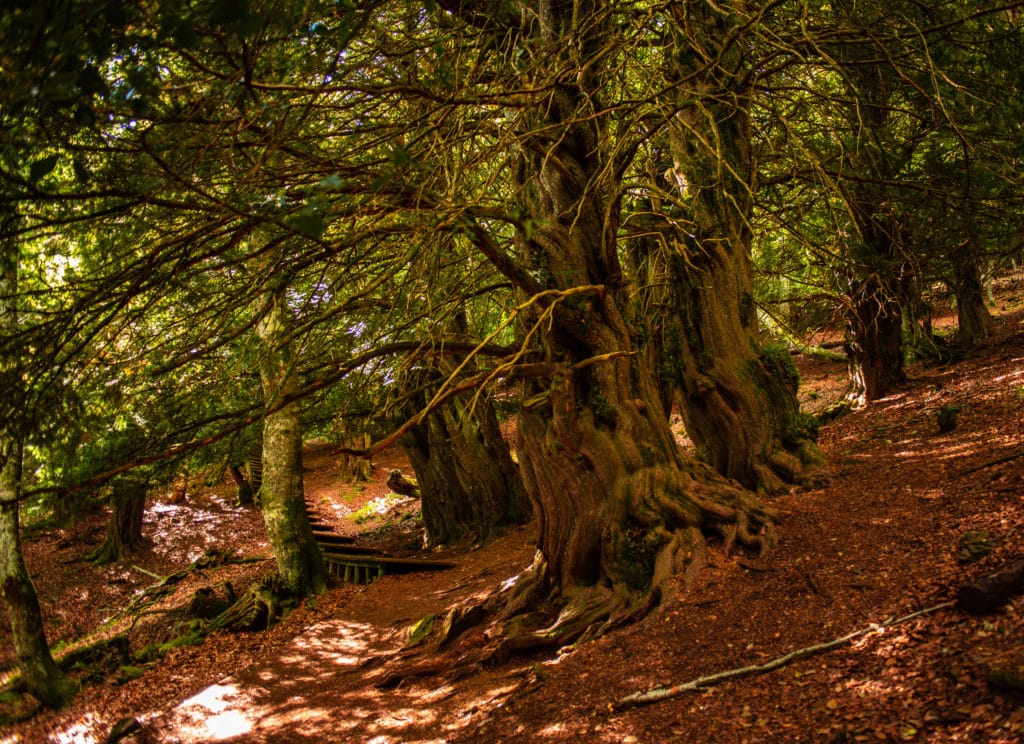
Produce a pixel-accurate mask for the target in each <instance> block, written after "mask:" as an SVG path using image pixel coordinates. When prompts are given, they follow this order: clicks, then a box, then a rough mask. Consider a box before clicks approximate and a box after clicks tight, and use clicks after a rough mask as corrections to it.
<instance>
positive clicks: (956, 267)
mask: <svg viewBox="0 0 1024 744" xmlns="http://www.w3.org/2000/svg"><path fill="white" fill-rule="evenodd" d="M952 289H953V293H954V295H955V296H956V316H957V327H958V329H959V332H960V343H961V344H963V345H964V346H969V347H970V346H976V345H977V344H978V342H979V341H983V340H985V339H986V338H988V337H989V336H990V335H992V329H993V326H994V322H993V320H992V314H991V313H989V311H988V306H987V305H986V304H985V287H984V284H983V283H982V281H981V257H980V250H978V249H977V248H975V247H974V246H973V244H972V243H969V244H968V245H966V246H964V247H963V249H961V250H960V251H958V252H957V253H956V254H955V255H954V256H953V287H952Z"/></svg>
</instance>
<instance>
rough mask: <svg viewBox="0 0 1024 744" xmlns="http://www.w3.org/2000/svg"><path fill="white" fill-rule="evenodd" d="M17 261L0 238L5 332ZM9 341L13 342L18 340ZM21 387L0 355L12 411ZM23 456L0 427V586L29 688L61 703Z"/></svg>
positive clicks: (12, 328) (66, 693)
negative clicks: (27, 548)
mask: <svg viewBox="0 0 1024 744" xmlns="http://www.w3.org/2000/svg"><path fill="white" fill-rule="evenodd" d="M7 217H8V218H9V219H13V217H9V216H7ZM6 227H7V225H4V228H6ZM18 263H19V261H18V248H17V246H14V245H12V244H7V243H0V335H2V336H4V337H13V336H14V334H15V333H16V332H17V330H18V322H19V320H18V314H17V296H18ZM4 347H5V348H14V346H13V344H4ZM21 388H22V383H21V376H20V372H19V369H18V364H17V359H16V358H12V357H0V396H4V399H5V400H4V405H6V406H9V410H11V411H13V410H16V406H17V405H18V403H19V401H18V400H17V393H18V391H19V390H21ZM21 458H22V446H21V440H20V437H19V435H17V434H15V433H13V432H12V431H11V430H10V429H6V430H5V429H3V428H0V589H2V591H3V597H4V604H5V606H6V608H7V618H8V621H9V622H10V625H11V637H12V640H13V641H14V651H15V654H16V655H17V658H18V667H19V668H20V670H21V673H22V675H23V677H24V679H25V683H26V685H27V687H28V689H29V692H31V693H32V694H33V695H35V697H36V698H38V699H39V701H40V702H42V703H43V704H44V705H47V706H49V707H51V708H59V707H61V706H63V705H66V704H67V703H69V702H70V701H71V699H72V698H73V697H74V696H75V692H76V687H75V684H74V683H73V682H72V681H71V680H69V679H68V678H67V676H65V674H64V673H63V672H62V671H61V670H60V668H59V667H58V666H57V664H56V663H55V662H54V660H53V656H52V655H51V654H50V648H49V646H48V645H47V643H46V634H45V632H44V630H43V617H42V613H41V612H40V609H39V598H38V597H37V596H36V590H35V586H33V584H32V579H31V578H30V577H29V574H28V569H27V568H26V566H25V559H24V557H23V556H22V554H21V533H20V526H19V519H18V518H19V504H20V501H19V497H20V495H21V462H22V459H21Z"/></svg>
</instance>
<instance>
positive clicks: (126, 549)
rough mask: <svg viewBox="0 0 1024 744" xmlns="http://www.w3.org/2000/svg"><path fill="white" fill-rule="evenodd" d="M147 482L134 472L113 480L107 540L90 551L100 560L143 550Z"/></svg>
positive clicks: (108, 560)
mask: <svg viewBox="0 0 1024 744" xmlns="http://www.w3.org/2000/svg"><path fill="white" fill-rule="evenodd" d="M147 485H148V484H147V482H146V480H145V479H142V478H133V477H131V476H126V477H120V478H115V479H114V480H113V482H112V483H111V495H110V522H109V523H108V525H107V536H106V539H104V541H103V544H102V545H100V546H99V547H98V548H97V549H96V550H94V551H93V552H92V553H90V554H89V559H90V560H93V561H95V562H96V563H113V562H115V561H119V560H121V559H122V558H124V557H125V556H126V555H129V554H131V553H135V552H137V551H139V550H140V549H141V548H142V547H143V546H144V545H145V540H144V539H143V537H142V518H143V515H144V514H145V510H146V489H147Z"/></svg>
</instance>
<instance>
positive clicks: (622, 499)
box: [439, 2, 771, 649]
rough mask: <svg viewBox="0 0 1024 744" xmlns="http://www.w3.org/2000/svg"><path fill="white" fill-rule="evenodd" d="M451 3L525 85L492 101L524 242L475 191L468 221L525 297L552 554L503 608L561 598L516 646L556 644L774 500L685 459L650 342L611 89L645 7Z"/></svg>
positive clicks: (538, 476) (630, 600) (625, 607)
mask: <svg viewBox="0 0 1024 744" xmlns="http://www.w3.org/2000/svg"><path fill="white" fill-rule="evenodd" d="M444 7H445V8H447V11H448V12H450V13H452V14H453V15H454V16H455V17H458V18H459V19H460V20H461V22H462V23H463V24H465V25H464V30H463V31H461V32H460V33H461V34H463V35H468V34H472V35H473V40H474V43H475V47H474V49H476V50H481V51H482V50H494V51H493V52H492V51H488V52H487V55H488V56H487V58H486V59H487V61H488V62H493V63H494V64H493V66H490V67H488V68H487V69H486V70H479V72H477V77H476V78H475V81H476V82H477V83H478V84H479V85H480V86H481V88H483V86H484V85H486V86H487V88H486V90H487V91H489V92H492V94H493V92H496V91H500V90H502V89H504V90H514V91H524V92H527V93H525V94H523V95H520V96H519V97H518V99H512V100H510V99H509V98H508V97H507V96H506V97H502V98H500V99H499V100H501V102H502V103H503V104H508V106H509V108H507V109H505V112H504V113H503V114H502V113H499V112H498V111H495V112H494V113H493V114H492V115H491V117H490V118H489V122H491V123H493V122H498V125H499V130H498V131H496V132H494V136H495V141H496V142H497V143H499V146H501V147H505V148H506V151H507V155H506V157H507V158H508V161H509V162H510V165H511V170H512V173H513V177H514V183H513V185H514V187H515V192H514V194H513V199H514V202H513V203H514V205H515V208H514V211H513V212H512V214H511V215H509V217H508V218H507V219H510V221H512V222H513V224H514V226H515V235H514V242H513V244H512V245H510V246H508V245H505V244H504V238H503V236H502V233H501V232H500V231H497V230H494V229H492V230H488V229H486V227H485V225H483V224H481V221H480V220H478V219H473V218H472V213H473V211H484V208H483V207H482V206H480V205H478V204H475V203H474V205H473V207H472V208H471V209H467V210H466V215H467V216H466V217H465V218H464V221H463V222H462V224H463V225H464V229H465V231H466V232H467V234H468V235H469V236H470V239H472V240H473V241H474V243H475V245H476V246H477V248H478V250H479V251H481V252H482V253H483V254H484V255H486V256H488V257H489V258H490V260H491V261H492V262H493V263H494V265H495V266H496V267H497V268H498V269H499V270H500V271H502V273H503V274H504V275H505V276H506V277H507V279H508V280H509V281H511V282H512V283H513V284H514V286H515V287H516V289H517V291H518V292H519V293H520V296H521V298H522V305H521V307H522V311H521V312H520V314H519V317H518V328H519V331H518V337H519V339H520V342H521V344H523V351H524V363H523V364H521V365H519V368H518V369H517V370H516V371H515V373H514V374H515V375H517V376H519V377H520V378H521V379H522V380H523V382H522V383H521V384H522V389H521V401H522V402H521V408H520V413H519V415H518V450H517V451H518V454H519V461H520V468H521V471H522V473H523V478H524V481H525V483H526V487H527V491H528V493H529V495H530V498H531V500H532V502H533V504H534V508H535V511H536V512H537V513H538V515H539V517H540V524H541V535H540V540H539V554H538V561H537V562H536V563H535V566H534V569H533V570H532V572H531V573H530V574H529V575H528V576H527V577H526V578H524V579H523V580H522V581H521V582H520V584H519V586H518V587H517V588H516V589H515V590H514V596H513V597H512V598H510V599H509V600H508V602H507V605H506V608H505V612H506V614H508V613H511V614H515V613H516V612H517V611H518V610H521V609H522V608H524V607H526V606H529V605H531V604H533V603H543V600H544V599H546V598H550V599H551V600H553V601H554V604H555V614H556V615H557V617H558V619H557V620H555V622H554V623H553V624H552V625H551V626H550V627H549V628H547V629H546V630H537V631H536V632H532V633H525V634H522V635H519V636H516V634H514V633H513V634H511V635H510V637H509V638H508V639H507V640H506V645H505V646H504V648H505V649H511V648H521V647H524V646H530V645H549V644H557V643H561V642H565V641H567V640H570V639H572V638H575V637H578V636H579V635H580V634H582V633H584V632H585V631H586V630H588V629H590V628H592V627H596V626H597V625H600V624H602V623H606V622H609V621H610V622H616V621H619V620H621V619H623V618H625V617H631V616H634V615H635V614H636V613H638V612H644V611H646V610H648V609H650V608H651V607H652V606H654V605H655V604H657V602H658V601H659V600H661V599H663V598H664V597H665V596H666V595H667V594H668V593H669V591H670V587H671V578H672V576H673V575H674V574H675V573H676V571H678V570H679V569H680V568H681V567H682V566H684V565H686V564H687V563H689V562H690V561H692V560H699V558H696V556H699V555H700V554H701V552H702V550H703V538H702V536H701V531H702V529H708V530H711V531H714V532H718V533H720V534H723V535H724V536H725V537H726V541H727V542H728V544H729V546H730V547H731V546H732V545H733V544H742V545H745V546H747V547H750V548H752V549H755V550H756V549H758V548H760V547H762V546H764V545H765V544H767V543H768V542H770V539H771V538H770V536H771V530H770V524H771V518H770V512H769V511H768V510H766V509H764V508H763V507H761V506H760V505H759V504H758V503H757V502H756V500H755V499H754V498H753V497H752V496H751V495H750V494H749V492H747V491H744V490H742V489H740V488H738V487H737V486H736V485H734V484H732V483H729V482H727V481H726V480H724V479H723V478H722V477H721V476H718V475H717V474H715V473H714V471H713V470H711V469H710V468H709V467H707V466H703V465H700V464H697V463H690V462H687V461H686V460H685V459H684V458H683V456H682V454H681V453H680V451H679V449H678V447H677V445H676V443H675V441H674V439H673V436H672V432H671V430H670V428H669V425H668V420H667V417H666V416H665V414H664V411H663V408H662V405H661V401H660V400H659V397H658V392H657V385H656V381H655V379H654V376H653V374H652V371H651V369H650V368H649V367H648V366H647V365H646V364H645V362H644V360H643V358H642V357H641V355H640V354H639V349H638V346H637V343H636V334H635V330H636V325H635V320H634V319H633V318H632V317H631V307H632V303H631V297H630V292H629V289H628V287H627V283H626V281H625V275H624V271H623V266H622V265H621V264H620V260H619V251H618V246H619V235H620V225H621V195H622V184H621V178H622V173H623V168H624V163H623V162H617V161H616V156H617V154H618V153H619V152H621V151H628V146H627V145H626V144H624V143H621V144H620V143H616V141H615V140H614V137H613V133H614V132H616V131H617V126H618V125H621V124H622V122H617V121H616V119H615V113H614V112H615V111H616V107H615V106H614V103H613V102H612V101H606V100H605V98H606V97H607V96H611V95H613V94H614V89H615V82H616V79H615V76H614V75H613V74H612V71H613V70H614V69H615V68H614V65H615V61H616V59H618V56H617V55H619V54H620V53H621V52H622V38H623V37H622V36H620V35H619V32H617V30H616V29H617V27H618V26H617V24H618V23H628V22H629V21H631V20H633V21H637V22H639V20H638V19H630V18H629V17H628V15H622V16H618V15H616V13H615V10H614V9H613V8H612V7H611V6H609V5H606V4H604V3H601V2H588V3H582V4H580V3H576V4H569V3H559V2H542V3H540V4H539V5H536V6H533V5H530V6H526V5H517V6H515V11H516V12H515V13H514V14H512V13H510V7H507V6H503V11H504V12H503V13H500V14H499V13H495V14H493V15H489V16H486V17H485V15H484V14H483V12H480V13H476V12H474V11H473V10H472V9H470V8H469V7H468V6H462V5H459V4H457V3H445V4H444ZM443 20H446V19H440V20H439V22H441V21H443ZM644 20H646V19H644ZM513 59H516V60H519V63H518V64H517V65H507V66H506V65H503V61H504V60H513ZM485 81H486V82H485ZM474 93H475V96H476V97H478V98H479V99H486V96H485V95H484V93H483V90H477V91H474V92H470V91H468V90H467V92H466V94H465V97H466V98H472V97H474ZM513 100H514V101H515V102H514V104H513V102H512V101H513ZM466 115H467V116H476V117H479V115H478V114H475V113H470V112H469V111H467V114H466ZM480 129H482V130H483V131H485V132H486V131H489V130H488V129H487V128H486V127H483V128H480ZM506 143H510V144H506ZM620 148H621V149H620ZM481 180H485V179H481ZM494 213H495V211H494V210H491V211H490V212H488V214H494Z"/></svg>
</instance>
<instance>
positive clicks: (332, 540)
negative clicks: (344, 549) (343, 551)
mask: <svg viewBox="0 0 1024 744" xmlns="http://www.w3.org/2000/svg"><path fill="white" fill-rule="evenodd" d="M313 539H314V540H316V541H317V542H318V543H320V544H321V545H352V544H353V543H354V542H355V541H356V539H355V538H354V537H349V536H348V535H338V534H335V533H333V532H317V531H316V530H314V531H313Z"/></svg>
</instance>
